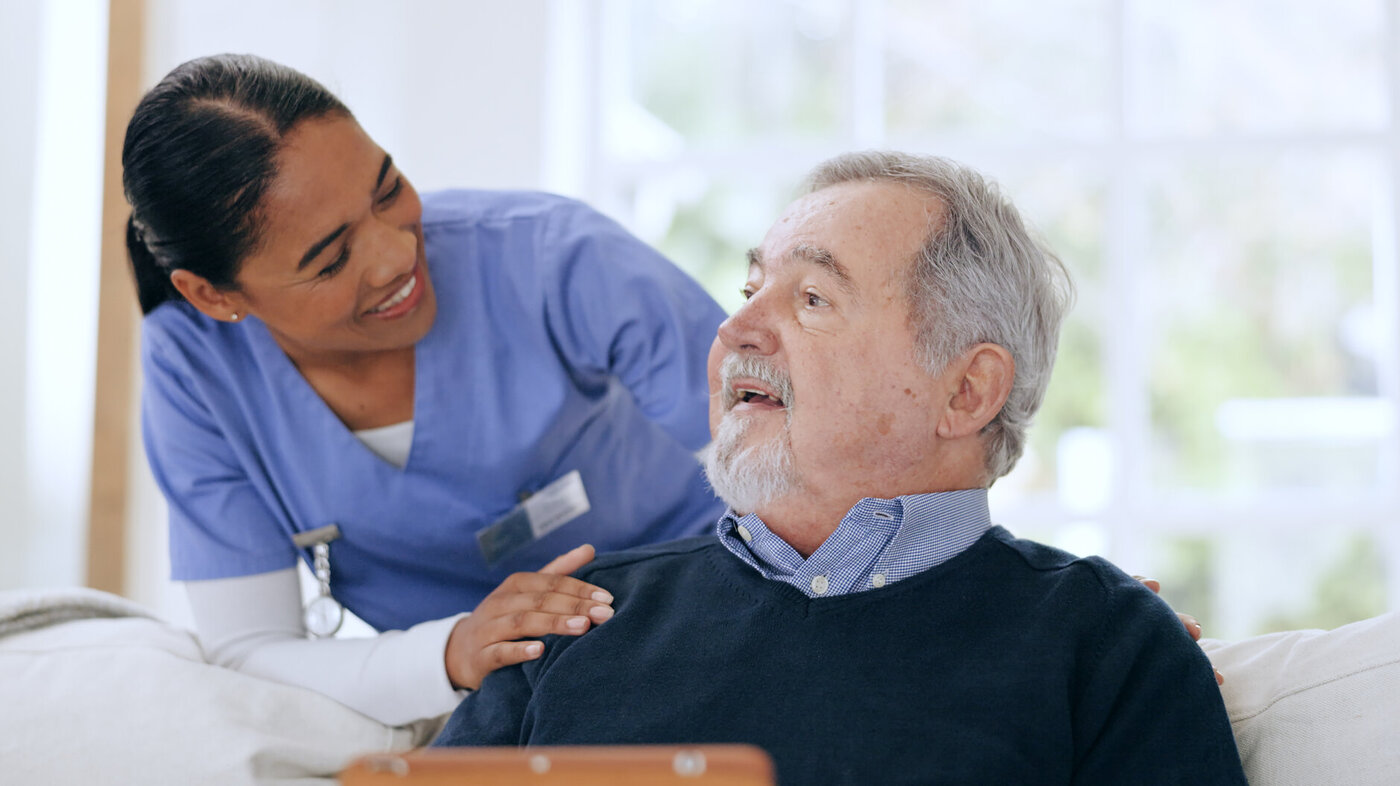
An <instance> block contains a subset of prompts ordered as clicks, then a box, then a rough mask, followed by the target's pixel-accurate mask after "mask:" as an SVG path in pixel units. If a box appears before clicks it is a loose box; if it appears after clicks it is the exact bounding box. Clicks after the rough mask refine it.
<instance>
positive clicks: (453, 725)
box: [433, 661, 538, 747]
mask: <svg viewBox="0 0 1400 786" xmlns="http://www.w3.org/2000/svg"><path fill="white" fill-rule="evenodd" d="M537 663H538V661H533V662H527V663H522V664H517V665H514V666H506V667H505V668H502V669H497V670H495V671H493V672H491V673H490V674H488V675H486V678H485V679H483V680H482V681H481V687H480V688H478V689H477V690H475V691H473V692H472V693H470V694H468V696H467V697H466V698H465V699H463V700H462V703H461V704H459V705H457V709H456V711H455V712H453V713H452V717H451V718H448V720H447V725H446V726H444V727H443V729H442V732H441V733H440V734H438V737H437V739H436V740H433V746H434V747H466V746H483V745H521V744H524V741H525V738H526V735H525V729H524V726H525V713H526V710H527V708H528V706H529V703H530V697H531V695H532V694H533V692H534V687H533V684H532V682H531V681H530V679H529V677H528V675H527V674H526V670H527V669H529V668H531V667H533V666H534V665H535V664H537Z"/></svg>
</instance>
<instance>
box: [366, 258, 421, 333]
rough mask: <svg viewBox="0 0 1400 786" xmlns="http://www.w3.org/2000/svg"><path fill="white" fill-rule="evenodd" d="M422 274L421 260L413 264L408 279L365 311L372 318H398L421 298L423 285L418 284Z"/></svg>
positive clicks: (406, 312)
mask: <svg viewBox="0 0 1400 786" xmlns="http://www.w3.org/2000/svg"><path fill="white" fill-rule="evenodd" d="M423 276H424V268H423V263H422V261H419V262H417V263H416V264H414V266H413V273H412V274H411V275H410V276H409V277H408V281H406V282H404V284H403V285H402V286H400V287H399V288H398V289H396V290H395V291H394V292H392V293H391V294H389V295H388V296H387V297H385V298H384V299H383V300H381V301H380V302H379V305H377V306H375V307H374V308H372V309H370V310H369V311H367V312H365V316H367V317H370V318H373V319H398V318H399V317H402V316H404V315H405V314H408V313H409V312H411V311H413V309H415V308H417V307H418V304H419V303H420V302H422V300H423V287H421V286H419V283H420V282H421V281H422V279H423Z"/></svg>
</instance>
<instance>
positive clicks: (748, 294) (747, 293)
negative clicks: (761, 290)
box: [739, 287, 754, 300]
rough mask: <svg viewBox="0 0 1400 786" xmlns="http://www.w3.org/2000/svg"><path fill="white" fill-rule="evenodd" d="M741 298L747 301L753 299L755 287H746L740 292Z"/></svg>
mask: <svg viewBox="0 0 1400 786" xmlns="http://www.w3.org/2000/svg"><path fill="white" fill-rule="evenodd" d="M739 296H740V297H742V298H743V299H745V300H748V299H750V298H752V297H753V296H754V290H753V287H744V288H743V289H741V290H739Z"/></svg>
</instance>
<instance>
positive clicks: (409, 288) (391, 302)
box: [369, 276, 418, 314]
mask: <svg viewBox="0 0 1400 786" xmlns="http://www.w3.org/2000/svg"><path fill="white" fill-rule="evenodd" d="M417 285H418V277H417V276H414V277H413V278H410V279H409V280H408V283H407V284H404V285H403V286H402V287H401V288H400V289H399V291H398V292H395V293H394V296H393V297H391V298H389V299H388V300H386V301H384V303H383V305H380V306H376V307H374V308H373V309H371V310H370V312H369V313H371V314H377V313H379V312H380V311H385V310H387V309H391V308H393V307H394V306H397V305H398V304H400V303H402V302H403V301H404V298H406V297H408V296H409V295H410V294H412V293H413V288H414V287H415V286H417Z"/></svg>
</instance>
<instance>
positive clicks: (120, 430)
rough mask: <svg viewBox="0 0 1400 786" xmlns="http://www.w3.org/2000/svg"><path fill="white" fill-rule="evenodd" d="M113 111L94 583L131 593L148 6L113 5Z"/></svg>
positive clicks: (96, 442)
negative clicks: (135, 141) (136, 228)
mask: <svg viewBox="0 0 1400 786" xmlns="http://www.w3.org/2000/svg"><path fill="white" fill-rule="evenodd" d="M107 18H108V30H107V107H106V122H105V132H104V133H105V142H104V145H103V167H102V263H101V274H100V281H99V285H98V287H99V289H98V306H97V369H96V389H95V391H94V395H93V428H92V432H93V433H92V473H91V498H90V502H89V509H88V547H87V584H88V586H90V587H93V588H95V589H100V590H105V591H107V592H113V593H117V594H125V593H126V589H127V587H126V567H125V565H126V532H127V520H126V519H127V496H128V491H127V486H128V478H129V477H130V473H129V472H128V469H129V466H128V465H129V462H130V460H131V456H132V455H133V451H132V450H131V441H132V438H133V429H132V417H131V410H132V407H133V406H134V402H135V391H136V380H135V376H136V374H135V369H136V368H137V365H136V363H135V362H134V355H135V353H136V334H137V330H138V328H139V324H140V309H139V307H138V306H137V304H136V294H135V290H134V289H133V288H132V283H131V277H130V274H129V273H128V267H127V265H128V263H127V257H126V219H127V216H128V214H129V212H130V208H129V206H128V205H127V203H126V197H125V196H124V195H123V193H122V170H121V157H122V140H123V138H124V137H125V135H126V124H127V121H128V120H130V119H131V112H132V110H133V109H135V108H136V102H137V101H139V100H140V98H141V92H142V81H143V79H144V76H145V73H144V64H145V39H146V36H145V28H146V3H145V0H110V2H109V3H108V17H107Z"/></svg>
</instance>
